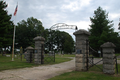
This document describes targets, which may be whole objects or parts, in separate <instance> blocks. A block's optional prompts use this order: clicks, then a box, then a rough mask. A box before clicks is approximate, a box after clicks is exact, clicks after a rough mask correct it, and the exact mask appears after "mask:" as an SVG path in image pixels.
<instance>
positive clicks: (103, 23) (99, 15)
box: [89, 7, 118, 50]
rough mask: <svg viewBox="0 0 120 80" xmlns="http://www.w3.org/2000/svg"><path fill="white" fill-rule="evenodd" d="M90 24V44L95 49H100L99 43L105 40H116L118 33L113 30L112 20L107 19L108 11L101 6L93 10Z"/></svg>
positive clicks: (114, 41) (115, 41)
mask: <svg viewBox="0 0 120 80" xmlns="http://www.w3.org/2000/svg"><path fill="white" fill-rule="evenodd" d="M90 21H91V25H90V29H89V32H90V33H91V36H90V37H89V40H90V46H91V47H92V48H94V49H95V50H99V49H100V45H102V44H103V43H105V42H108V41H109V42H113V43H114V44H116V43H117V42H118V33H117V32H114V28H113V21H110V20H109V19H108V13H106V11H105V10H103V9H102V8H101V7H98V8H97V10H95V11H94V16H93V17H90Z"/></svg>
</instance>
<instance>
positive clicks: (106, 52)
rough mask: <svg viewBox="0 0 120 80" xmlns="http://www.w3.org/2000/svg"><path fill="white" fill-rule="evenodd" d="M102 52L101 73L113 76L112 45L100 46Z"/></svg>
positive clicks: (108, 43) (113, 51) (109, 43)
mask: <svg viewBox="0 0 120 80" xmlns="http://www.w3.org/2000/svg"><path fill="white" fill-rule="evenodd" d="M101 47H102V51H103V72H104V73H106V74H115V59H114V57H115V54H114V53H115V50H114V48H115V47H116V46H115V45H114V44H113V43H111V42H107V43H104V44H103V45H101Z"/></svg>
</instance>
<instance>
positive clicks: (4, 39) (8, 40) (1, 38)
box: [0, 1, 14, 48]
mask: <svg viewBox="0 0 120 80" xmlns="http://www.w3.org/2000/svg"><path fill="white" fill-rule="evenodd" d="M6 8H7V4H6V2H4V1H0V48H6V47H8V46H10V45H12V36H13V28H14V25H13V22H12V21H10V19H11V15H8V12H7V10H6Z"/></svg>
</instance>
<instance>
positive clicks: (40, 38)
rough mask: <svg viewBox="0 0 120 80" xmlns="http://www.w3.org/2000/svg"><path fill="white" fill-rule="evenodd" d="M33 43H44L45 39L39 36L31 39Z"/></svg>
mask: <svg viewBox="0 0 120 80" xmlns="http://www.w3.org/2000/svg"><path fill="white" fill-rule="evenodd" d="M33 40H34V41H45V38H43V37H41V36H37V37H35V38H34V39H33Z"/></svg>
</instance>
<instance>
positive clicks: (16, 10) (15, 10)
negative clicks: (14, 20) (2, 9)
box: [14, 5, 18, 16]
mask: <svg viewBox="0 0 120 80" xmlns="http://www.w3.org/2000/svg"><path fill="white" fill-rule="evenodd" d="M17 9H18V5H17V6H16V8H15V12H14V16H15V15H16V13H17Z"/></svg>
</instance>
